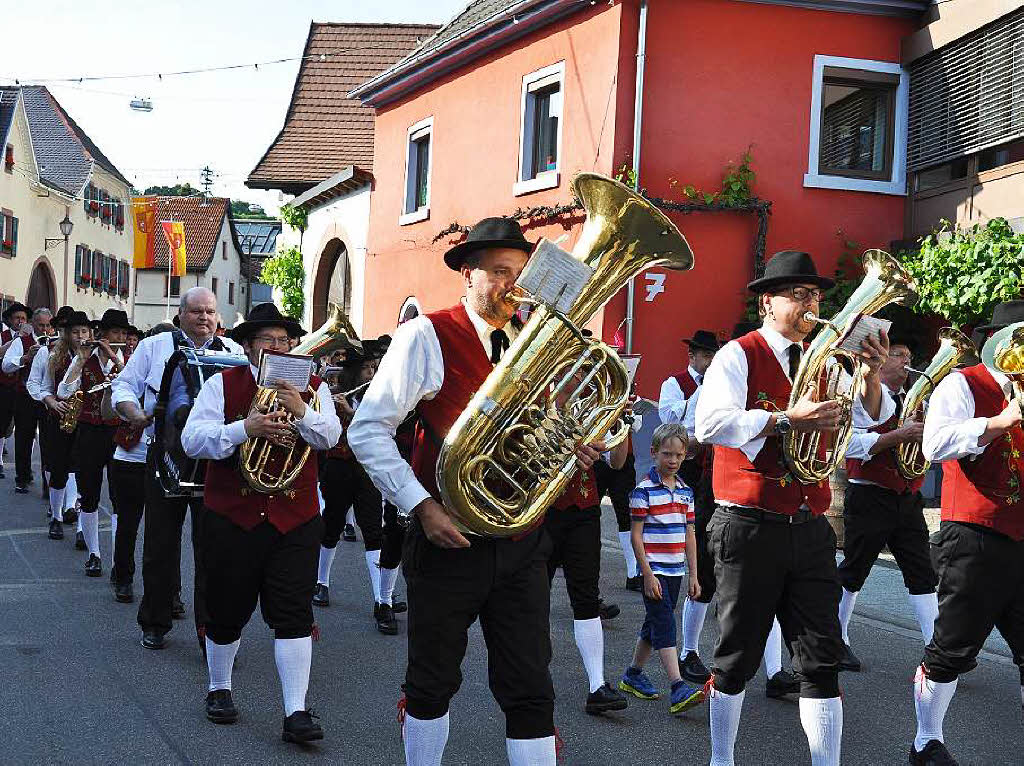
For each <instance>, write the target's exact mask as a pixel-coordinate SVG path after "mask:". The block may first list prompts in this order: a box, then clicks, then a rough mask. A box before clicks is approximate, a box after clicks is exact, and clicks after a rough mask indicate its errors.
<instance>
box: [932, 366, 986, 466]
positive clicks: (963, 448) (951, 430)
mask: <svg viewBox="0 0 1024 766" xmlns="http://www.w3.org/2000/svg"><path fill="white" fill-rule="evenodd" d="M987 427H988V418H976V417H974V396H973V395H972V394H971V389H970V387H969V386H968V385H967V378H965V377H964V376H963V375H961V374H960V373H959V372H953V373H951V374H949V375H947V376H946V377H945V378H943V379H942V380H941V381H940V382H939V385H937V386H936V387H935V391H934V392H933V393H932V395H931V398H930V399H929V400H928V413H927V414H926V415H925V419H924V441H923V442H922V452H923V453H924V456H925V459H926V460H931V461H932V462H933V463H942V462H945V461H947V460H959V459H960V458H962V457H966V456H968V455H980V454H981V453H982V452H984V451H985V447H987V446H988V445H987V444H986V445H979V444H978V439H980V438H981V435H982V434H983V433H985V429H986V428H987Z"/></svg>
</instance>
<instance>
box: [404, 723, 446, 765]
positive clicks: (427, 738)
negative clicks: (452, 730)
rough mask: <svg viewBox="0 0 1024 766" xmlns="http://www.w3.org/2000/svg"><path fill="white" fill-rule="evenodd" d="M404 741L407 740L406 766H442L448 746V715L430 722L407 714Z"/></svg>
mask: <svg viewBox="0 0 1024 766" xmlns="http://www.w3.org/2000/svg"><path fill="white" fill-rule="evenodd" d="M402 739H403V740H405V766H441V756H443V755H444V746H445V745H446V744H448V713H445V714H444V715H443V716H441V717H440V718H431V719H430V720H429V721H424V720H421V719H419V718H413V717H412V716H411V715H409V714H408V713H406V715H405V724H404V725H403V726H402Z"/></svg>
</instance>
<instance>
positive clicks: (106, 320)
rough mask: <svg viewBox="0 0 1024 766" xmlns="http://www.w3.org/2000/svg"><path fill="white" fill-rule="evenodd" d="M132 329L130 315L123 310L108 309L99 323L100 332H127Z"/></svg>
mask: <svg viewBox="0 0 1024 766" xmlns="http://www.w3.org/2000/svg"><path fill="white" fill-rule="evenodd" d="M130 327H131V324H130V323H129V322H128V314H127V313H126V312H124V311H122V310H121V309H107V310H106V311H104V312H103V316H102V317H101V318H100V321H99V328H100V330H101V331H102V330H127V329H129V328H130Z"/></svg>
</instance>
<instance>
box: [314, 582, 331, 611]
mask: <svg viewBox="0 0 1024 766" xmlns="http://www.w3.org/2000/svg"><path fill="white" fill-rule="evenodd" d="M330 605H331V590H330V588H328V587H327V586H326V585H324V584H323V583H322V582H318V583H317V584H316V590H314V591H313V606H330Z"/></svg>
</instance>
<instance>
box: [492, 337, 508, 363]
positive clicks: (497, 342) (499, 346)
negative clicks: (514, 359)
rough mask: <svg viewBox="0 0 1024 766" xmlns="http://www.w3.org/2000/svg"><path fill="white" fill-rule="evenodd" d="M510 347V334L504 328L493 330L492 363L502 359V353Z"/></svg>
mask: <svg viewBox="0 0 1024 766" xmlns="http://www.w3.org/2000/svg"><path fill="white" fill-rule="evenodd" d="M507 348H508V336H507V335H506V334H505V331H504V330H491V364H497V363H498V362H500V361H501V355H502V354H503V353H505V349H507Z"/></svg>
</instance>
